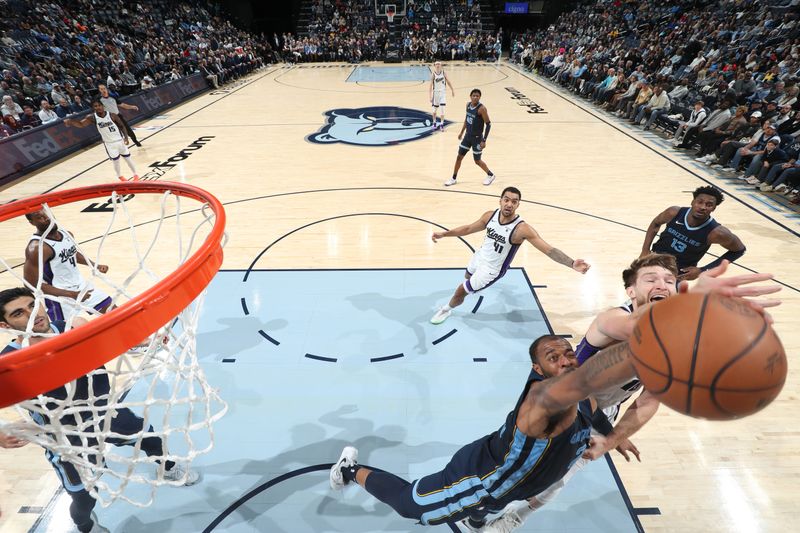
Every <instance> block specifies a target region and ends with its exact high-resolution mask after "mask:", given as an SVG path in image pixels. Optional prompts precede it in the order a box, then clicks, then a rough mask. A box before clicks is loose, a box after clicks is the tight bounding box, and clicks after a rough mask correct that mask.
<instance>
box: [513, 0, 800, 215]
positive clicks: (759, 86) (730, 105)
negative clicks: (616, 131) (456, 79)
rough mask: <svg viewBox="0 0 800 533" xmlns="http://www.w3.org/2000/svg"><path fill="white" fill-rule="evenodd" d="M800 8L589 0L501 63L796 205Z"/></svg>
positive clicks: (778, 1) (688, 0)
mask: <svg viewBox="0 0 800 533" xmlns="http://www.w3.org/2000/svg"><path fill="white" fill-rule="evenodd" d="M798 4H800V2H799V1H798V0H772V1H769V2H758V1H750V0H705V1H703V0H697V1H696V0H671V1H664V0H639V1H635V2H634V1H622V0H599V1H598V0H592V1H590V2H586V3H582V4H581V5H579V6H578V8H577V9H576V10H575V11H572V12H570V13H566V14H564V15H562V16H561V17H560V18H559V19H558V20H557V21H556V22H555V23H554V24H552V25H551V26H550V27H548V28H546V29H542V30H539V31H534V32H529V33H526V34H522V35H516V36H514V37H513V38H512V44H511V51H510V54H511V58H512V60H514V61H516V62H519V63H521V64H523V65H524V66H525V68H527V69H528V70H531V71H534V72H537V73H539V74H541V75H543V76H547V77H549V78H550V79H551V80H552V81H553V82H556V83H559V84H561V85H562V86H564V87H566V88H568V89H569V90H571V91H573V92H574V93H576V94H577V95H580V96H581V97H583V98H586V99H587V100H589V101H591V102H593V103H594V104H596V105H597V106H599V107H600V108H602V109H604V110H606V111H607V112H609V113H613V114H616V115H617V116H618V117H620V118H621V119H627V120H629V121H630V122H631V123H633V124H635V125H639V126H641V127H642V128H643V129H644V130H650V129H653V130H661V131H663V132H665V133H666V134H668V135H669V136H671V138H672V146H673V147H674V149H675V150H695V153H694V155H695V156H696V160H697V161H700V162H703V163H706V164H707V165H709V166H711V167H712V168H716V169H719V170H720V171H721V172H724V173H726V174H727V175H729V176H730V177H732V178H738V179H740V180H743V181H745V182H746V183H749V184H751V185H754V186H756V187H757V188H758V189H759V190H761V191H763V192H777V193H784V194H786V195H788V196H789V198H790V200H791V201H792V202H793V203H800V192H799V191H800V161H799V160H798V159H799V157H798V156H799V154H800V100H798V95H799V94H800V26H799V25H798V19H799V18H800V12H799V11H798V9H797V8H798Z"/></svg>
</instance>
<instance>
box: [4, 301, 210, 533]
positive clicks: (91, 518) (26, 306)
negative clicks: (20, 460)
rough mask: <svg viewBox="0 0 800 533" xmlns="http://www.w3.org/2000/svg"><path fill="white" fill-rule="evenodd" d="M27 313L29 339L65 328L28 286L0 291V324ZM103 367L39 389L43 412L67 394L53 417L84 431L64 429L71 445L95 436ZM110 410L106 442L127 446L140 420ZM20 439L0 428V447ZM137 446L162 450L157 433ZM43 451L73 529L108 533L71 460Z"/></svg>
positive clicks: (174, 472) (21, 321) (10, 325)
mask: <svg viewBox="0 0 800 533" xmlns="http://www.w3.org/2000/svg"><path fill="white" fill-rule="evenodd" d="M31 315H34V316H33V321H32V325H31V333H32V335H31V337H30V338H29V339H28V340H27V342H29V343H30V344H35V343H37V342H41V341H43V340H46V339H47V337H45V336H43V335H44V334H51V333H63V332H64V331H65V329H66V323H65V322H63V321H52V322H51V321H50V319H49V317H48V315H47V313H46V312H45V306H44V304H43V303H42V302H39V304H38V309H37V303H36V302H35V300H34V297H33V293H32V292H31V291H30V290H28V289H26V288H24V287H19V288H12V289H6V290H4V291H0V329H6V330H11V331H13V332H20V331H26V330H27V329H28V323H29V322H30V319H31ZM85 323H86V320H84V319H83V318H80V317H78V318H75V319H74V320H73V321H72V325H73V326H75V327H79V326H81V325H83V324H85ZM24 341H25V339H23V337H22V336H21V335H20V336H18V337H17V338H16V339H15V340H13V341H12V342H10V343H9V344H8V345H7V346H6V347H5V348H3V349H2V351H0V357H3V355H5V354H8V353H12V352H15V351H17V350H20V349H22V348H23V342H24ZM104 370H105V369H104V368H102V367H100V368H99V369H97V370H96V371H95V372H93V373H91V374H87V375H85V376H81V377H79V378H78V379H76V380H74V381H73V382H71V386H70V389H71V390H68V388H67V386H66V385H63V386H61V387H57V388H55V389H53V390H51V391H48V392H45V393H43V394H42V395H41V396H40V399H44V398H52V400H53V401H52V402H46V403H44V404H43V406H44V408H45V412H47V411H52V412H53V413H59V412H63V411H59V409H58V403H59V402H61V403H63V402H64V400H67V399H69V400H70V402H71V405H68V406H66V407H67V409H65V410H66V411H68V412H69V413H70V414H65V415H62V416H61V418H59V420H58V423H59V424H60V425H61V426H66V427H73V428H76V429H75V430H73V431H77V428H78V427H79V428H81V429H80V432H81V433H82V434H83V435H84V439H85V440H84V439H82V438H81V437H78V436H77V435H75V434H74V433H68V434H67V437H66V438H67V439H68V440H69V441H70V443H71V444H72V445H73V446H75V447H80V448H86V447H91V446H94V445H96V439H95V438H93V437H91V436H88V428H87V423H88V421H89V420H90V419H91V417H92V416H93V413H94V412H95V411H97V412H102V410H99V411H98V408H102V407H103V406H105V405H107V402H108V397H109V393H110V391H111V385H110V382H109V378H108V374H107V373H106V372H105V371H104ZM90 391H91V394H90ZM90 403H91V405H90ZM83 406H85V409H80V408H81V407H83ZM115 411H116V412H115V415H114V417H113V419H112V421H111V424H110V428H109V429H110V432H111V433H113V434H117V435H118V436H113V437H112V436H108V435H107V436H106V442H108V443H110V444H113V445H115V446H133V445H134V444H135V443H136V440H135V437H136V436H138V435H141V434H142V432H143V431H145V429H144V428H145V426H144V420H143V419H142V418H141V417H139V416H138V415H136V414H135V413H134V412H133V411H131V410H130V409H127V408H124V407H122V408H121V407H117V408H116V409H115ZM30 414H31V418H32V419H33V421H34V422H36V423H37V424H39V425H43V426H47V425H48V424H51V423H52V421H51V420H49V418H48V417H47V415H46V414H44V413H43V412H38V411H37V412H31V413H30ZM78 418H80V421H78V420H77V419H78ZM68 431H69V430H68ZM147 432H149V433H152V432H153V427H152V426H150V427H149V428H148V429H147ZM119 435H125V436H131V437H134V439H133V440H131V439H125V438H122V437H120V436H119ZM25 444H26V442H25V441H24V440H21V439H18V438H13V437H11V436H10V435H6V434H4V433H2V432H0V447H3V448H19V447H21V446H24V445H25ZM140 447H141V450H142V451H143V452H144V453H145V454H147V455H148V456H156V457H163V456H164V443H163V441H162V439H161V437H159V436H150V437H144V438H142V439H141V440H140ZM45 456H46V457H47V461H48V462H49V463H50V464H51V465H52V466H53V469H55V471H56V474H57V475H58V478H59V480H60V481H61V484H62V486H63V487H64V490H65V491H66V492H67V494H69V496H70V498H71V499H72V503H71V504H70V508H69V511H70V516H71V517H72V521H73V522H74V523H75V526H76V527H77V529H78V531H80V532H81V533H108V530H107V529H106V528H104V527H102V526H100V525H99V524H98V522H97V517H96V516H95V514H94V512H93V509H94V506H95V499H94V497H93V496H92V495H91V493H89V491H88V490H86V488H85V487H84V486H83V483H82V481H81V478H80V475H79V474H78V470H77V469H76V468H75V466H73V465H72V464H71V463H70V462H69V461H66V460H64V459H63V458H62V457H60V456H59V455H58V454H56V453H53V452H51V451H50V450H45ZM157 461H158V460H157ZM159 462H160V461H159ZM164 468H165V472H164V479H165V480H168V481H181V482H182V483H183V484H184V485H187V486H188V485H193V484H195V483H196V482H197V481H198V479H199V477H200V476H199V475H198V474H197V472H194V471H187V469H186V467H184V466H182V465H178V464H176V463H174V462H173V461H166V462H165V463H164Z"/></svg>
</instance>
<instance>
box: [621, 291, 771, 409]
mask: <svg viewBox="0 0 800 533" xmlns="http://www.w3.org/2000/svg"><path fill="white" fill-rule="evenodd" d="M630 348H631V352H632V353H633V358H634V365H635V367H636V373H637V374H638V375H639V379H640V380H641V381H642V384H643V385H644V387H645V388H646V389H647V390H648V391H650V393H652V394H653V395H655V396H656V397H657V398H658V400H659V401H661V402H662V403H663V404H665V405H667V406H668V407H670V408H671V409H674V410H675V411H678V412H679V413H683V414H686V415H689V416H693V417H696V418H705V419H708V420H733V419H736V418H742V417H745V416H748V415H751V414H753V413H755V412H757V411H760V410H761V409H763V408H764V407H766V406H767V405H769V403H770V402H772V400H774V399H775V398H776V397H777V396H778V394H779V393H780V391H781V389H782V388H783V384H784V382H785V381H786V371H787V361H786V354H785V352H784V350H783V345H782V344H781V341H780V339H778V336H777V335H776V334H775V331H774V330H773V329H772V327H771V326H770V325H769V324H768V323H767V322H766V320H765V319H764V317H763V316H762V315H761V314H759V313H757V312H756V311H754V310H753V309H752V308H751V307H750V306H749V305H748V304H747V302H745V301H744V300H742V299H740V298H731V297H725V296H719V295H715V294H683V295H679V296H675V297H673V298H670V299H668V300H666V301H664V302H662V303H659V304H657V305H654V306H653V307H652V308H651V309H650V311H649V312H648V313H647V314H645V315H644V316H642V317H641V318H640V319H639V322H638V323H637V324H636V327H635V328H634V331H633V335H632V336H631V339H630Z"/></svg>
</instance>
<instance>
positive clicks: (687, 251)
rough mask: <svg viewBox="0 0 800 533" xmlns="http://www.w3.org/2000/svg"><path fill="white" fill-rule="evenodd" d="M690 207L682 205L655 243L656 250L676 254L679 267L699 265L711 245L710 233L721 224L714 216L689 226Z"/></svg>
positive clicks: (654, 249)
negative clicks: (696, 224) (697, 224)
mask: <svg viewBox="0 0 800 533" xmlns="http://www.w3.org/2000/svg"><path fill="white" fill-rule="evenodd" d="M689 209H690V208H689V207H682V208H681V209H680V210H679V211H678V214H677V215H675V218H673V219H672V220H670V221H669V222H668V223H667V227H666V229H665V230H664V231H663V232H662V233H661V235H660V236H659V238H658V241H656V243H655V244H654V245H653V251H654V252H658V253H660V254H669V255H673V256H675V259H677V261H678V269H681V268H686V267H690V266H697V263H698V261H700V259H702V258H703V256H704V255H705V254H706V252H707V251H708V249H709V248H710V247H711V243H710V242H708V235H709V234H710V233H711V232H712V231H714V229H716V227H717V226H719V222H717V221H716V220H714V219H713V218H712V217H708V220H706V221H705V222H703V223H702V224H700V225H699V226H696V227H691V226H689V220H688V218H689V217H688V215H689Z"/></svg>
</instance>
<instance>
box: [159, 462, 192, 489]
mask: <svg viewBox="0 0 800 533" xmlns="http://www.w3.org/2000/svg"><path fill="white" fill-rule="evenodd" d="M164 480H166V481H180V482H183V483H182V485H183V486H184V487H191V486H192V485H194V484H195V483H197V482H198V481H199V480H200V474H198V473H197V472H195V471H194V470H189V468H188V467H186V466H183V465H179V464H176V465H175V466H173V467H172V468H171V469H169V470H165V471H164Z"/></svg>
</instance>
